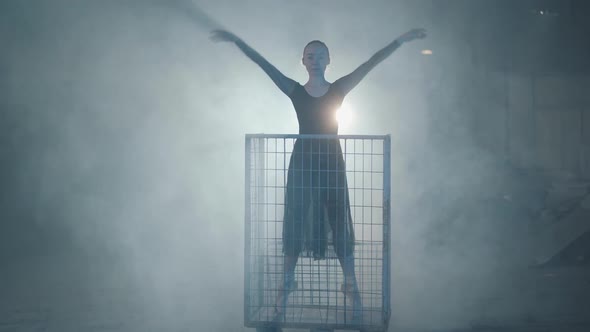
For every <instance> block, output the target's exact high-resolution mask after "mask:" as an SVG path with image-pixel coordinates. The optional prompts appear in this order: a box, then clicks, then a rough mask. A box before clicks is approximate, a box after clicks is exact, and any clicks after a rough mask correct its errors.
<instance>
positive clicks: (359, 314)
mask: <svg viewBox="0 0 590 332" xmlns="http://www.w3.org/2000/svg"><path fill="white" fill-rule="evenodd" d="M340 291H342V293H343V294H344V296H346V297H347V298H348V299H351V300H352V322H353V323H356V324H360V323H361V321H362V318H363V304H362V301H361V294H360V293H359V290H358V287H357V285H356V284H353V283H344V284H342V285H341V287H340Z"/></svg>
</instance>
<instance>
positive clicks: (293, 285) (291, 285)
mask: <svg viewBox="0 0 590 332" xmlns="http://www.w3.org/2000/svg"><path fill="white" fill-rule="evenodd" d="M295 290H297V281H295V280H293V281H291V282H288V283H283V285H282V286H281V287H280V288H279V295H278V296H277V302H276V303H275V307H274V310H273V318H272V321H273V322H275V323H278V322H284V321H285V311H286V309H287V298H288V297H289V294H291V293H293V292H294V291H295Z"/></svg>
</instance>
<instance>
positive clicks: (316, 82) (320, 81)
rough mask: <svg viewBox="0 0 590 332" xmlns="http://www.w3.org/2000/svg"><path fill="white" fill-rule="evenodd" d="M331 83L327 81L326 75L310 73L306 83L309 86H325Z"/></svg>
mask: <svg viewBox="0 0 590 332" xmlns="http://www.w3.org/2000/svg"><path fill="white" fill-rule="evenodd" d="M329 84H330V83H329V82H328V81H326V78H325V77H324V75H309V79H308V80H307V83H305V86H307V87H310V88H311V87H325V86H326V85H329Z"/></svg>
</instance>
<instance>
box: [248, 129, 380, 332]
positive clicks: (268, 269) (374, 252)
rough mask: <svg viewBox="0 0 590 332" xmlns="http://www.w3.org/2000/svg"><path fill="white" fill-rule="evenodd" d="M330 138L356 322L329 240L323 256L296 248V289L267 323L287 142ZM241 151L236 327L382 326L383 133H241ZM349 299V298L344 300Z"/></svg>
mask: <svg viewBox="0 0 590 332" xmlns="http://www.w3.org/2000/svg"><path fill="white" fill-rule="evenodd" d="M298 140H302V141H305V140H316V141H319V142H322V141H324V140H325V141H327V140H332V141H334V140H336V141H337V143H339V144H340V147H341V153H342V157H343V160H344V164H345V172H346V173H345V175H346V180H347V184H348V189H347V190H348V195H349V202H350V212H351V216H352V222H353V228H354V234H355V242H354V248H355V249H354V262H355V266H356V279H357V281H358V291H359V293H360V295H361V299H362V319H361V320H356V321H354V320H352V319H351V312H350V311H351V310H350V303H347V298H346V297H345V296H344V295H343V293H342V292H341V288H340V287H341V284H342V283H343V278H344V277H343V273H342V270H341V267H340V264H339V261H338V259H337V256H336V253H335V250H334V245H333V241H328V245H327V248H326V253H325V259H321V260H317V259H314V257H312V256H310V255H309V254H308V253H307V252H305V251H304V252H302V253H301V254H300V256H299V261H298V263H297V265H296V269H295V278H296V281H297V285H298V286H297V289H296V290H295V291H293V292H292V293H291V294H290V295H289V298H288V305H287V309H286V312H285V315H284V320H283V321H281V322H279V323H273V314H272V312H273V308H274V306H275V299H276V297H277V294H278V293H277V292H278V291H279V287H280V285H279V284H280V283H281V280H282V279H281V278H282V275H283V243H282V234H283V233H282V232H283V216H284V211H285V190H286V184H287V176H288V169H289V161H290V158H291V154H292V151H293V148H294V146H295V142H296V141H298ZM245 143H246V151H245V152H246V153H245V259H244V272H245V273H244V324H245V326H247V327H257V328H261V327H269V326H277V327H287V328H309V329H318V328H320V329H327V330H330V329H347V330H354V329H362V330H375V331H385V330H387V327H388V324H389V317H390V312H391V308H390V275H391V274H390V257H391V254H390V248H391V246H390V174H391V173H390V136H389V135H382V136H376V135H267V134H247V135H246V142H245ZM348 302H350V301H348Z"/></svg>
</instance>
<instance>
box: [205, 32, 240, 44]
mask: <svg viewBox="0 0 590 332" xmlns="http://www.w3.org/2000/svg"><path fill="white" fill-rule="evenodd" d="M209 38H210V39H211V40H212V41H214V42H232V43H234V42H236V41H238V40H240V38H238V36H236V35H234V34H233V33H231V32H229V31H227V30H213V31H211V36H210V37H209Z"/></svg>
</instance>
